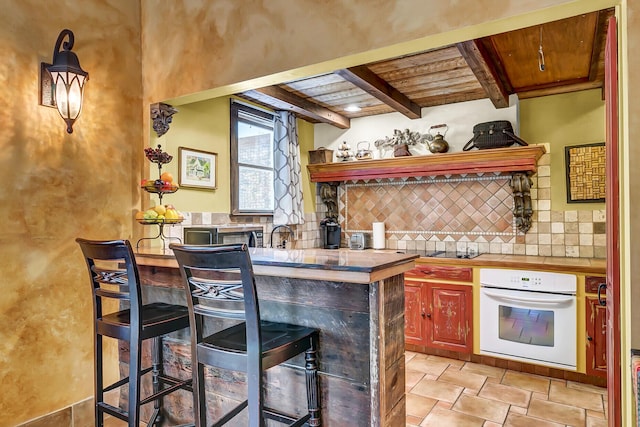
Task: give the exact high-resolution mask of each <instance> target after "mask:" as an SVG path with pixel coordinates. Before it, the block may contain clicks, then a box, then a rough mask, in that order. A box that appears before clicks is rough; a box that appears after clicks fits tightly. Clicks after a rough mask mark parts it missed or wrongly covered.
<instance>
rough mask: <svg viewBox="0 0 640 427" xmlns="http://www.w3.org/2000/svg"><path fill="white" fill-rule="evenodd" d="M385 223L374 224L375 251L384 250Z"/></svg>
mask: <svg viewBox="0 0 640 427" xmlns="http://www.w3.org/2000/svg"><path fill="white" fill-rule="evenodd" d="M384 248H385V243H384V222H374V223H373V249H384Z"/></svg>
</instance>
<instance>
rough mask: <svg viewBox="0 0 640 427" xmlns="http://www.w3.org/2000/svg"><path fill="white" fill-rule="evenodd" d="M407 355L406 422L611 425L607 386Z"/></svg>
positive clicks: (474, 426)
mask: <svg viewBox="0 0 640 427" xmlns="http://www.w3.org/2000/svg"><path fill="white" fill-rule="evenodd" d="M405 359H406V390H407V423H406V427H428V426H436V427H499V426H504V427H565V426H572V427H574V426H576V427H577V426H580V427H606V426H607V419H606V416H607V405H606V391H607V390H606V389H605V388H601V387H595V386H592V385H587V384H581V383H576V382H572V381H565V380H559V379H555V378H547V377H542V376H539V375H532V374H525V373H521V372H516V371H511V370H508V369H501V368H495V367H492V366H485V365H479V364H477V363H471V362H463V361H460V360H453V359H447V358H444V357H439V356H430V355H426V354H420V353H413V352H406V354H405ZM125 425H126V423H124V422H122V421H120V420H117V419H114V418H111V417H107V419H105V427H120V426H125Z"/></svg>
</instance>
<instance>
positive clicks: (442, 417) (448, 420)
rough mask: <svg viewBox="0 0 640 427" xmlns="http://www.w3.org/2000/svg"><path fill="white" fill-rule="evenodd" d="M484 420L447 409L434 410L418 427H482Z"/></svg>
mask: <svg viewBox="0 0 640 427" xmlns="http://www.w3.org/2000/svg"><path fill="white" fill-rule="evenodd" d="M483 424H484V420H483V419H482V418H478V417H474V416H471V415H466V414H461V413H459V412H455V411H450V410H448V409H441V408H434V409H433V411H431V412H430V413H429V415H427V418H425V419H424V421H423V422H422V424H420V427H445V426H446V427H482V425H483Z"/></svg>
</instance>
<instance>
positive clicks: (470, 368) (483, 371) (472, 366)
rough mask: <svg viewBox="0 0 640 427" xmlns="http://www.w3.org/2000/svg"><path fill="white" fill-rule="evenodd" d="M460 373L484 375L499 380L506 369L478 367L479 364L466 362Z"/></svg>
mask: <svg viewBox="0 0 640 427" xmlns="http://www.w3.org/2000/svg"><path fill="white" fill-rule="evenodd" d="M462 371H463V372H472V373H474V374H479V375H484V376H485V377H491V378H498V379H501V378H502V377H503V376H504V373H505V372H506V369H502V368H496V367H495V366H487V365H480V364H479V363H472V362H467V363H465V364H464V366H463V367H462Z"/></svg>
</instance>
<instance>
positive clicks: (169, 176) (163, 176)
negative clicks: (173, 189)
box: [160, 172, 173, 183]
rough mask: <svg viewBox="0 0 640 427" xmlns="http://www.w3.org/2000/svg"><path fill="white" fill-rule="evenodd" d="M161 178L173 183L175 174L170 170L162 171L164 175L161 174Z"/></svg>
mask: <svg viewBox="0 0 640 427" xmlns="http://www.w3.org/2000/svg"><path fill="white" fill-rule="evenodd" d="M160 179H161V180H163V181H168V182H171V183H173V175H171V174H170V173H169V172H162V175H160Z"/></svg>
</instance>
